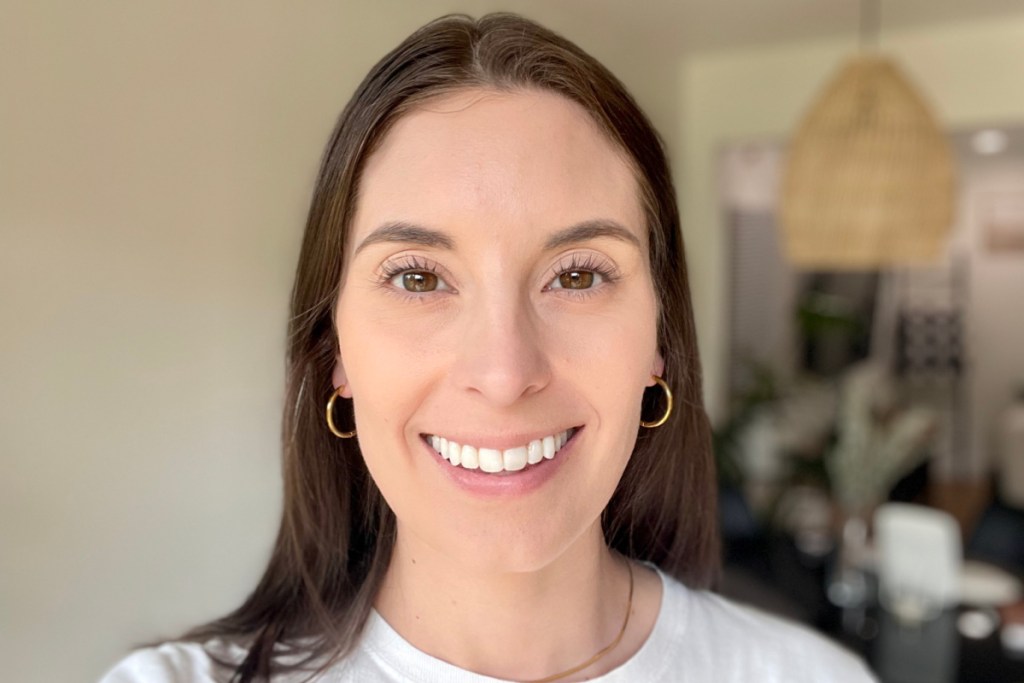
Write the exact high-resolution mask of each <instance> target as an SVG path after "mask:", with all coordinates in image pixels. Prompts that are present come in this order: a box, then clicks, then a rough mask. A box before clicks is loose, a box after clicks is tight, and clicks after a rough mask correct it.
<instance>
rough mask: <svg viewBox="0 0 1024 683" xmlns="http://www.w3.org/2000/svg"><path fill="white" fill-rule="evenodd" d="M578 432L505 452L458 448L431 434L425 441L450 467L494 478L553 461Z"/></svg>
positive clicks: (569, 432)
mask: <svg viewBox="0 0 1024 683" xmlns="http://www.w3.org/2000/svg"><path fill="white" fill-rule="evenodd" d="M577 431H579V430H578V428H576V427H572V428H570V429H567V430H565V431H562V432H558V433H557V434H552V435H551V436H545V437H544V438H542V439H534V440H533V441H530V442H529V443H527V444H524V445H522V446H516V447H515V448H506V449H505V450H498V449H495V448H479V447H477V446H472V445H469V444H460V443H456V442H455V441H450V440H448V439H446V438H444V437H442V436H436V435H432V434H427V435H425V437H424V438H425V439H426V441H427V443H428V444H430V447H431V448H433V449H434V450H435V451H437V453H438V454H439V455H440V456H441V457H442V458H444V459H445V460H447V461H448V462H449V463H451V464H452V465H455V466H457V467H462V468H463V469H467V470H480V471H481V472H487V473H488V474H497V473H499V472H518V471H519V470H522V469H525V468H526V467H527V466H528V465H536V464H538V463H540V462H543V461H544V460H552V459H553V458H554V457H555V455H556V454H557V453H558V451H559V450H561V448H562V446H564V445H565V444H566V443H567V442H568V441H569V439H571V438H572V437H573V435H574V434H575V433H576V432H577Z"/></svg>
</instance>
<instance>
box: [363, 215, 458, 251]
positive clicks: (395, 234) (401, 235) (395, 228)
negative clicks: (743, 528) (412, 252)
mask: <svg viewBox="0 0 1024 683" xmlns="http://www.w3.org/2000/svg"><path fill="white" fill-rule="evenodd" d="M381 242H406V243H409V244H418V245H420V246H424V247H435V248H437V249H448V250H451V249H454V248H455V241H454V240H453V239H452V238H451V237H449V236H448V235H446V234H444V233H443V232H438V231H437V230H431V229H429V228H423V227H420V226H418V225H413V224H411V223H402V222H393V223H385V224H384V225H382V226H380V227H379V228H377V229H376V230H374V231H373V232H371V233H370V234H369V235H367V236H366V239H364V240H363V241H362V242H361V243H360V244H359V246H358V247H356V250H355V254H358V253H359V252H360V251H362V250H363V249H365V248H366V247H368V246H370V245H371V244H379V243H381Z"/></svg>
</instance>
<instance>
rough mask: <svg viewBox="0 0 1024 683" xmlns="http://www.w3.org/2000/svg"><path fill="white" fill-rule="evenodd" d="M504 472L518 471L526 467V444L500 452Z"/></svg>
mask: <svg viewBox="0 0 1024 683" xmlns="http://www.w3.org/2000/svg"><path fill="white" fill-rule="evenodd" d="M502 459H503V460H504V461H505V471H506V472H518V471H519V470H521V469H523V468H524V467H526V446H520V447H519V448H510V449H508V450H507V451H505V452H504V453H502Z"/></svg>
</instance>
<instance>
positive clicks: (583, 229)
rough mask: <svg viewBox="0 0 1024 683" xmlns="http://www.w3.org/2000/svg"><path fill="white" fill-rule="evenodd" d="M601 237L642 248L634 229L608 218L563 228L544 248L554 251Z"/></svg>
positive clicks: (549, 239)
mask: <svg viewBox="0 0 1024 683" xmlns="http://www.w3.org/2000/svg"><path fill="white" fill-rule="evenodd" d="M601 237H611V238H612V239H617V240H620V241H622V242H626V243H627V244H632V245H633V246H634V247H636V248H637V249H642V245H641V244H640V239H639V238H638V237H637V236H636V235H634V234H633V231H632V230H629V229H628V228H626V227H625V226H623V225H621V224H620V223H617V222H615V221H613V220H609V219H606V218H597V219H594V220H589V221H584V222H582V223H577V224H576V225H572V226H569V227H568V228H563V229H562V230H559V231H558V232H556V233H555V234H554V235H552V236H551V237H550V238H548V241H547V243H546V244H545V245H544V249H545V250H547V251H553V250H555V249H561V248H562V247H567V246H569V245H571V244H578V243H580V242H587V241H589V240H593V239H598V238H601Z"/></svg>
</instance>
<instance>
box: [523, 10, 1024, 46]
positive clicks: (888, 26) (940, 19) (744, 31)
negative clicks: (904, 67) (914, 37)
mask: <svg viewBox="0 0 1024 683" xmlns="http://www.w3.org/2000/svg"><path fill="white" fill-rule="evenodd" d="M534 4H536V5H537V6H538V9H539V6H540V5H544V6H545V7H544V9H545V10H547V11H545V12H543V13H544V14H548V13H550V12H551V11H552V10H554V9H555V7H557V8H558V11H559V13H561V14H563V16H567V17H568V16H575V17H577V18H578V17H579V16H599V17H600V18H601V22H600V23H602V24H604V25H606V26H615V27H616V30H617V31H620V32H621V34H620V35H624V36H627V37H629V38H633V39H639V40H642V41H643V45H644V46H645V47H648V48H650V47H655V48H656V49H668V48H671V49H672V50H673V51H674V52H675V53H677V54H692V53H694V52H705V51H712V50H722V49H728V48H736V47H743V46H753V45H767V44H772V43H782V42H790V41H800V40H811V39H815V38H836V37H840V36H849V37H850V40H851V42H855V41H856V37H857V33H858V27H859V21H860V8H861V2H859V1H858V0H642V1H641V0H634V1H627V0H559V2H552V1H551V0H537V2H536V3H534V2H530V0H526V1H525V2H523V0H520V2H519V3H516V5H517V6H518V7H522V6H524V5H526V6H531V5H534ZM518 7H517V9H518ZM1010 15H1017V16H1021V15H1024V0H889V2H881V11H880V16H881V27H882V29H881V43H882V45H883V46H884V45H885V32H886V30H892V29H897V28H900V29H905V28H909V27H915V26H926V25H932V24H945V23H955V22H965V21H973V20H983V19H995V18H998V17H1002V16H1010ZM1022 40H1024V37H1022Z"/></svg>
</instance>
